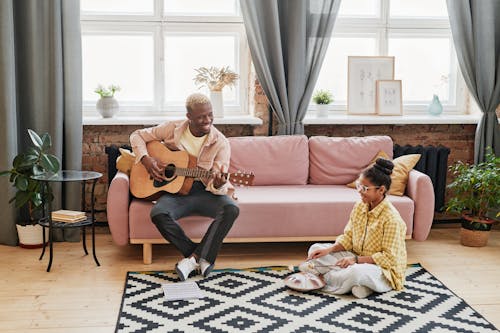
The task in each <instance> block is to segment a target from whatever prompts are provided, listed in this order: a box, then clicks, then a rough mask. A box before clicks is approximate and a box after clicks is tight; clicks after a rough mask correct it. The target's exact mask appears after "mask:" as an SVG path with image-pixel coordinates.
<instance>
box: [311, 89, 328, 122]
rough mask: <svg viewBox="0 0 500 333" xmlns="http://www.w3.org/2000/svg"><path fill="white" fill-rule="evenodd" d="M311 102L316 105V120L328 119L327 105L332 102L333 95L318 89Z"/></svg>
mask: <svg viewBox="0 0 500 333" xmlns="http://www.w3.org/2000/svg"><path fill="white" fill-rule="evenodd" d="M312 99H313V102H314V103H316V104H317V106H316V110H317V113H316V114H317V116H318V118H326V117H328V108H329V106H328V105H329V104H330V103H332V102H333V95H332V93H331V92H330V91H328V90H324V89H320V90H317V91H316V92H315V93H314V95H313V98H312Z"/></svg>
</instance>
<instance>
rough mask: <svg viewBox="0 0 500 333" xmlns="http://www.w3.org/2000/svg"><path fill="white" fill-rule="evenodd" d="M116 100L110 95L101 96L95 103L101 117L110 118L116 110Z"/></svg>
mask: <svg viewBox="0 0 500 333" xmlns="http://www.w3.org/2000/svg"><path fill="white" fill-rule="evenodd" d="M119 107H120V106H119V104H118V101H117V100H116V99H115V98H114V97H111V96H105V97H101V98H100V99H99V100H98V101H97V104H96V109H97V111H99V113H100V114H101V116H102V117H103V118H111V117H113V116H114V115H115V113H117V112H118V109H119Z"/></svg>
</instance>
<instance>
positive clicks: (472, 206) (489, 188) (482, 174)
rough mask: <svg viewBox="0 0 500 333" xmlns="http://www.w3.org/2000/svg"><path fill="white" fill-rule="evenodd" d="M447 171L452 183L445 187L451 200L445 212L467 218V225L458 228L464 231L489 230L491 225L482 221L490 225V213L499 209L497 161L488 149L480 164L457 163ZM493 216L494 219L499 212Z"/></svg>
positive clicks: (499, 187) (498, 168)
mask: <svg viewBox="0 0 500 333" xmlns="http://www.w3.org/2000/svg"><path fill="white" fill-rule="evenodd" d="M450 170H451V172H452V173H453V176H454V179H453V181H452V182H451V183H450V184H449V185H448V188H449V189H450V191H451V194H452V198H451V199H450V200H449V201H448V203H447V205H446V211H447V212H451V213H457V214H466V215H468V216H469V217H470V219H471V221H470V222H466V223H463V225H462V226H463V227H464V228H466V229H470V230H489V229H490V228H491V223H484V221H488V220H489V219H490V221H491V222H493V221H492V220H491V218H492V216H491V214H490V213H491V211H493V210H497V212H498V209H499V208H500V157H496V156H495V154H494V153H493V152H492V150H491V148H488V149H487V153H486V157H485V161H484V162H481V163H478V164H473V165H469V164H466V163H463V162H461V161H459V162H458V163H456V164H455V165H452V166H450ZM493 215H494V216H493V217H495V218H498V217H499V216H500V212H498V213H496V215H495V214H493ZM464 224H465V225H464Z"/></svg>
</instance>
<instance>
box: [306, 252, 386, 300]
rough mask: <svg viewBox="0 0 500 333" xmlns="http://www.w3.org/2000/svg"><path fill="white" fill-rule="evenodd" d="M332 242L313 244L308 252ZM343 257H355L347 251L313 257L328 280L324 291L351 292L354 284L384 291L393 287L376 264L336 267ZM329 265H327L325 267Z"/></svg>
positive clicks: (335, 292) (380, 291)
mask: <svg viewBox="0 0 500 333" xmlns="http://www.w3.org/2000/svg"><path fill="white" fill-rule="evenodd" d="M332 245H333V244H331V243H316V244H313V245H312V246H311V247H310V248H309V251H308V254H311V252H313V251H315V250H319V249H324V248H327V247H331V246H332ZM343 257H354V254H352V253H351V252H347V251H342V252H335V253H331V254H327V255H326V256H323V257H321V258H318V259H313V261H314V262H315V265H316V266H317V270H318V272H320V273H321V274H323V277H324V279H325V282H326V286H325V287H324V288H323V290H324V291H327V292H330V293H332V294H345V293H349V292H351V290H352V287H354V286H365V287H368V288H370V289H371V290H373V291H376V292H379V293H383V292H386V291H389V290H391V289H392V287H391V284H390V282H389V281H388V280H387V278H386V277H385V276H384V274H383V273H382V269H381V268H380V267H379V266H377V265H374V264H354V265H351V266H348V267H347V268H340V267H335V266H334V265H335V264H336V263H337V261H338V260H339V259H341V258H343ZM325 266H327V267H325Z"/></svg>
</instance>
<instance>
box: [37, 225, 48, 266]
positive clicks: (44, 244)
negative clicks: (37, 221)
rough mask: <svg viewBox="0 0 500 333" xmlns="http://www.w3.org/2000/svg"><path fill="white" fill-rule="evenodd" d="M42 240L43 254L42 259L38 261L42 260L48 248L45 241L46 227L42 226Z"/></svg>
mask: <svg viewBox="0 0 500 333" xmlns="http://www.w3.org/2000/svg"><path fill="white" fill-rule="evenodd" d="M42 239H43V249H42V254H41V255H40V258H38V260H42V258H43V255H44V254H45V248H46V247H47V241H46V240H45V227H44V226H42Z"/></svg>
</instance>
